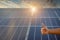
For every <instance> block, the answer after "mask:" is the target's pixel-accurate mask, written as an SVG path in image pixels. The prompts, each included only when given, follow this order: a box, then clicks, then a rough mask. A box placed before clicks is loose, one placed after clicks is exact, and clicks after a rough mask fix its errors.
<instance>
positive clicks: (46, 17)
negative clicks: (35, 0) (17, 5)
mask: <svg viewBox="0 0 60 40" xmlns="http://www.w3.org/2000/svg"><path fill="white" fill-rule="evenodd" d="M11 10H12V11H11ZM28 13H31V12H27V9H14V8H13V9H2V11H1V9H0V14H1V15H0V40H60V35H52V34H48V35H42V34H41V32H40V30H41V26H42V23H44V24H45V25H46V26H47V28H49V29H54V28H60V9H59V8H44V9H43V10H42V12H41V11H39V12H38V13H37V14H36V15H34V16H33V17H32V16H31V15H30V14H28Z"/></svg>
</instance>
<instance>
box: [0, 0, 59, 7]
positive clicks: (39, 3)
mask: <svg viewBox="0 0 60 40" xmlns="http://www.w3.org/2000/svg"><path fill="white" fill-rule="evenodd" d="M30 6H35V7H38V8H60V0H53V2H52V3H51V2H48V1H47V0H0V8H30Z"/></svg>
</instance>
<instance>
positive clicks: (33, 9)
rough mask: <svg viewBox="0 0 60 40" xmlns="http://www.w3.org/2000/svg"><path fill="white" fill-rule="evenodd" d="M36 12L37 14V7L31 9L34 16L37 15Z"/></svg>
mask: <svg viewBox="0 0 60 40" xmlns="http://www.w3.org/2000/svg"><path fill="white" fill-rule="evenodd" d="M35 12H36V7H32V8H31V13H32V16H33V15H34V14H35Z"/></svg>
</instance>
